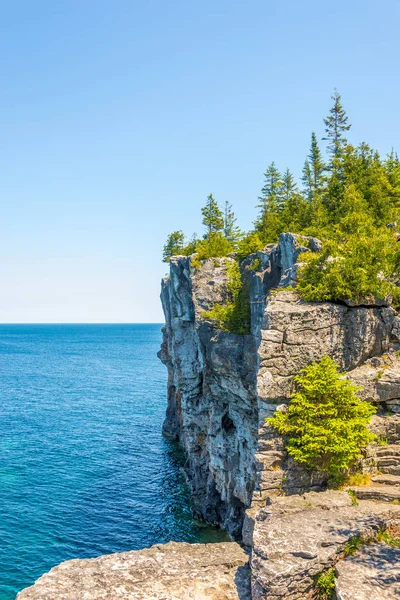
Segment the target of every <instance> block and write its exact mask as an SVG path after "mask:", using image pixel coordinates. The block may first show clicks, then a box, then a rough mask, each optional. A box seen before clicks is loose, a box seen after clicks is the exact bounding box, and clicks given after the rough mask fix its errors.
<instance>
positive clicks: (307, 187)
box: [301, 160, 313, 202]
mask: <svg viewBox="0 0 400 600" xmlns="http://www.w3.org/2000/svg"><path fill="white" fill-rule="evenodd" d="M301 180H302V182H303V190H304V193H305V195H306V198H307V200H308V201H309V202H311V200H312V198H313V176H312V171H311V166H310V163H309V161H308V160H305V162H304V167H303V176H302V178H301Z"/></svg>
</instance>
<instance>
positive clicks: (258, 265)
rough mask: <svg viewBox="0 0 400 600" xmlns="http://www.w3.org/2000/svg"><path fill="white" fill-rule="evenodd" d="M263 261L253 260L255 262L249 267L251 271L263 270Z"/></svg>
mask: <svg viewBox="0 0 400 600" xmlns="http://www.w3.org/2000/svg"><path fill="white" fill-rule="evenodd" d="M261 264H262V263H261V259H260V258H258V257H256V258H253V260H252V261H251V263H250V265H249V269H251V270H252V271H259V269H260V268H261Z"/></svg>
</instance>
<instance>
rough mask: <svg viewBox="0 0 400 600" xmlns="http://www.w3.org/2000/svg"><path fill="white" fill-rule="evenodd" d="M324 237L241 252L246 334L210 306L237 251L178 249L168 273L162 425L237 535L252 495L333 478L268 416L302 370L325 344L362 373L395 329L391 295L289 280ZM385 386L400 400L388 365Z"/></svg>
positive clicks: (201, 508) (212, 518)
mask: <svg viewBox="0 0 400 600" xmlns="http://www.w3.org/2000/svg"><path fill="white" fill-rule="evenodd" d="M319 249H320V242H319V241H318V240H316V239H315V238H306V237H304V236H296V235H293V234H290V233H286V234H282V235H281V236H280V240H279V243H278V244H277V245H271V246H269V247H267V248H266V249H264V251H262V252H258V253H257V254H256V255H252V256H250V257H248V258H247V259H246V260H245V261H244V262H243V263H242V267H241V268H242V272H243V276H244V278H245V279H246V280H247V281H248V283H249V287H250V307H251V330H250V333H249V335H235V334H233V333H229V332H226V331H221V330H218V329H216V328H215V327H214V326H213V323H212V322H210V321H207V320H206V319H204V317H203V313H204V311H206V310H209V309H210V308H211V307H212V306H213V305H214V303H223V302H224V301H226V298H227V294H228V292H227V275H226V261H230V260H233V259H230V258H228V259H209V260H208V261H206V262H205V263H204V264H202V265H201V266H200V267H196V268H194V267H193V266H191V259H190V258H189V257H174V258H172V259H171V263H170V274H169V276H167V277H166V278H165V279H164V280H163V282H162V293H161V299H162V305H163V308H164V313H165V322H166V325H165V328H164V340H163V344H162V349H161V352H160V354H159V356H160V358H161V360H162V361H163V362H164V363H165V364H166V366H167V367H168V410H167V418H166V421H165V423H164V432H165V433H166V434H168V435H171V436H173V437H175V438H179V440H180V442H181V444H182V446H183V448H184V450H185V452H186V456H187V469H188V474H189V480H190V483H191V486H192V491H193V499H194V506H195V511H196V513H197V514H198V515H200V516H201V517H203V518H204V519H206V520H207V521H209V522H211V523H216V524H221V525H222V526H223V527H225V528H226V529H227V530H228V531H229V532H230V533H231V534H232V535H233V536H234V537H236V538H240V536H241V528H242V523H243V518H244V513H245V509H246V508H248V507H250V505H251V504H253V506H256V505H262V504H263V503H265V499H266V498H267V497H268V496H270V495H271V494H274V493H275V494H278V493H281V491H282V490H283V491H285V492H286V493H289V494H290V493H297V492H302V491H306V490H320V489H322V486H323V484H324V482H323V481H322V480H321V477H320V476H318V475H316V474H313V473H309V472H307V471H305V470H304V469H300V468H299V467H298V466H297V465H296V464H295V463H294V462H293V461H292V460H291V459H289V458H288V456H287V455H286V453H285V451H284V446H283V440H282V439H281V438H280V436H278V435H277V434H276V433H275V432H274V431H273V430H272V429H271V428H270V427H269V426H268V425H266V424H265V417H266V416H270V415H271V414H272V413H273V412H274V410H275V409H276V407H277V405H279V404H281V403H283V402H287V401H288V399H289V397H290V394H291V392H292V390H293V377H294V375H296V374H297V373H298V372H299V371H300V369H302V368H303V367H305V366H306V365H307V364H309V363H310V362H311V361H312V360H315V359H318V358H320V357H321V356H322V355H324V354H328V355H330V356H331V357H332V358H334V359H335V360H336V361H337V362H338V363H339V365H340V367H341V369H342V370H343V371H348V372H350V375H349V376H352V377H353V378H356V377H357V369H358V368H367V367H366V365H368V362H367V361H368V360H369V359H371V358H372V357H382V355H384V354H385V352H388V351H389V350H390V349H392V346H391V344H392V342H393V341H397V339H398V338H397V335H398V318H397V316H396V313H395V311H394V310H393V309H392V308H390V307H387V306H383V307H382V306H380V307H379V306H368V307H367V306H352V307H350V306H347V305H346V304H333V303H329V302H324V303H305V302H302V301H301V300H300V299H299V298H298V296H297V295H296V294H295V293H293V291H292V287H290V290H291V291H285V288H286V287H288V286H292V285H293V284H295V281H296V272H297V268H298V259H299V256H301V253H302V252H310V251H311V252H312V251H317V250H319ZM256 259H257V260H256ZM300 260H301V259H300ZM255 266H256V267H257V268H256V269H255V270H254V267H255ZM391 356H392V359H391V360H392V361H394V360H395V359H394V358H393V357H394V356H395V355H394V354H393V353H392V355H391ZM379 360H381V359H378V361H379ZM362 365H364V367H362ZM371 368H373V367H371ZM371 377H372V376H371ZM384 382H387V384H386V387H385V386H384ZM387 388H390V389H392V388H393V389H392V391H391V392H390V391H388V390H387ZM381 389H386V392H379V391H377V392H376V394H377V398H378V396H379V393H381V394H382V393H383V396H382V398H385V402H386V403H388V402H389V403H390V402H392V406H394V405H395V404H393V402H394V403H395V402H396V399H398V398H399V397H400V388H399V381H398V380H397V379H396V376H394V377H391V378H390V370H389V369H388V371H387V372H386V371H385V379H383V381H382V383H381V384H380V386H379V390H381ZM372 393H373V392H372V391H371V394H372ZM380 397H381V396H379V398H380ZM377 398H376V399H375V400H377Z"/></svg>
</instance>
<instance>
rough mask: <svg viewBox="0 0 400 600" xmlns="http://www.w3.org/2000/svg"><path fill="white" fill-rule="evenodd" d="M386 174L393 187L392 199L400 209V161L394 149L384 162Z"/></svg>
mask: <svg viewBox="0 0 400 600" xmlns="http://www.w3.org/2000/svg"><path fill="white" fill-rule="evenodd" d="M384 166H385V169H386V173H387V176H388V180H389V183H390V185H391V186H392V197H393V202H394V204H395V206H396V207H397V208H398V209H399V208H400V160H399V157H398V155H397V152H395V151H394V150H393V149H392V151H391V152H390V154H388V155H387V157H386V160H385V162H384Z"/></svg>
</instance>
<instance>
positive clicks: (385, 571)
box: [335, 544, 400, 600]
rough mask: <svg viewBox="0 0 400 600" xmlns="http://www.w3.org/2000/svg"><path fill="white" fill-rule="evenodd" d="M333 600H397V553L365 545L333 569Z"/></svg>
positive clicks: (399, 576)
mask: <svg viewBox="0 0 400 600" xmlns="http://www.w3.org/2000/svg"><path fill="white" fill-rule="evenodd" d="M336 575H337V579H336V586H335V587H336V597H337V600H394V599H395V598H400V549H399V548H393V547H391V546H387V545H386V544H369V545H367V546H364V547H363V548H361V549H360V551H359V552H357V554H355V555H354V556H349V557H348V558H346V559H345V560H344V561H342V562H340V563H338V564H337V566H336Z"/></svg>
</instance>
